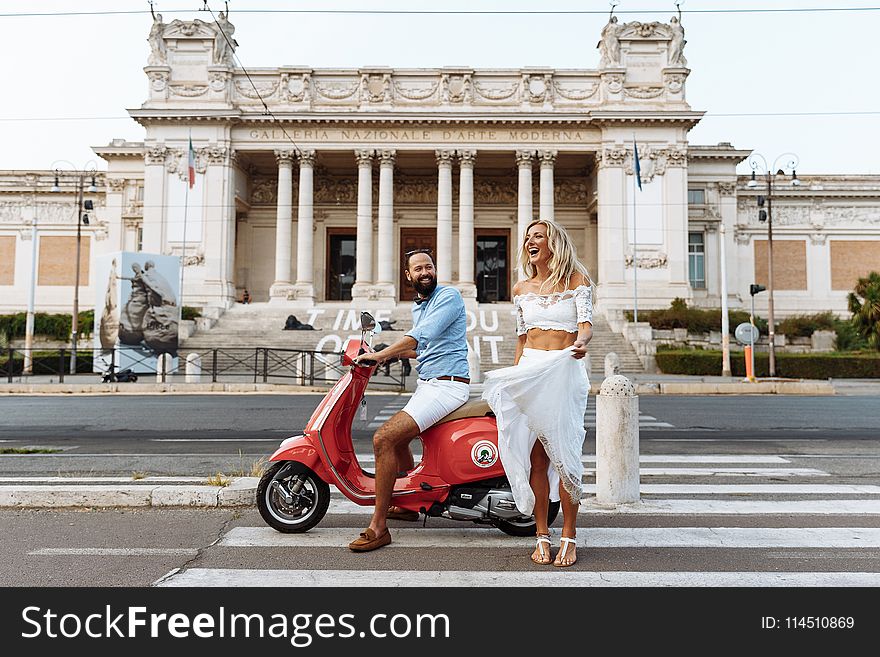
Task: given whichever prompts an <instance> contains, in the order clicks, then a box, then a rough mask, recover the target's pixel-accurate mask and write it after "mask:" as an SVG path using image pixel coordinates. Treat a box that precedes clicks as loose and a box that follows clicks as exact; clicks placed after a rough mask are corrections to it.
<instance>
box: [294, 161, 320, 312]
mask: <svg viewBox="0 0 880 657" xmlns="http://www.w3.org/2000/svg"><path fill="white" fill-rule="evenodd" d="M314 171H315V151H300V152H299V206H298V208H297V216H296V218H297V231H296V285H295V286H294V298H295V299H296V300H297V301H305V302H306V304H307V305H309V306H311V305H312V304H313V303H314V302H315V286H314V285H313V276H314V272H313V260H314V258H313V255H312V253H313V251H314V247H315V233H314V223H315V221H314V219H315V203H314V198H315V196H314V188H315V185H314Z"/></svg>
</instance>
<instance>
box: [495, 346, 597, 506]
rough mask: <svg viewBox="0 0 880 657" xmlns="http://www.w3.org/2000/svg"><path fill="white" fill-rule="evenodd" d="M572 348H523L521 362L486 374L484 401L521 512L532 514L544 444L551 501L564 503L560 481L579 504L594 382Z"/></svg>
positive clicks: (502, 461)
mask: <svg viewBox="0 0 880 657" xmlns="http://www.w3.org/2000/svg"><path fill="white" fill-rule="evenodd" d="M571 352H572V348H571V347H569V348H567V349H560V350H555V351H544V350H542V349H523V353H522V356H521V357H520V360H519V363H518V364H517V365H514V366H513V367H505V368H502V369H500V370H493V371H491V372H488V373H487V374H486V381H485V388H484V390H483V399H485V400H486V401H487V402H488V403H489V406H490V407H491V409H492V411H493V412H494V413H495V418H496V420H497V423H498V452H499V455H500V457H501V463H502V465H503V466H504V471H505V472H506V473H507V479H508V480H509V481H510V486H511V488H512V490H513V498H514V500H515V501H516V506H517V508H518V509H519V510H520V511H521V512H522V513H524V514H530V513H532V511H533V509H534V506H535V495H534V493H533V492H532V488H531V486H530V485H529V474H530V471H531V461H530V458H529V457H530V455H531V452H532V448H533V447H534V445H535V441H536V440H540V441H541V444H542V445H543V446H544V451H545V452H546V453H547V456H549V457H550V467H549V468H548V473H547V474H548V478H549V480H550V499H551V500H552V501H556V500H558V499H559V493H558V491H559V482H560V481H561V482H562V486H563V488H565V490H566V492H567V493H568V494H569V496H570V497H571V499H572V501H573V502H575V503H577V502H578V501H580V498H581V490H582V479H583V474H584V465H583V462H582V461H581V454H582V451H583V445H584V438H585V437H586V432H585V431H584V413H585V412H586V408H587V394H588V393H589V390H590V382H589V379H588V378H587V370H586V366H585V364H584V361H583V359H576V358H573V357H572V355H571Z"/></svg>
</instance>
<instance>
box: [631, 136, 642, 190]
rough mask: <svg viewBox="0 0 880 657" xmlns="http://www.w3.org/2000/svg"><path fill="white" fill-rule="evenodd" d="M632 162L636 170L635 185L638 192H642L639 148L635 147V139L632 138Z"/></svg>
mask: <svg viewBox="0 0 880 657" xmlns="http://www.w3.org/2000/svg"><path fill="white" fill-rule="evenodd" d="M633 161H634V162H635V169H636V183H638V185H639V191H642V167H641V165H640V164H639V148H638V146H636V140H635V137H633Z"/></svg>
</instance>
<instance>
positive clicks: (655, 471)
mask: <svg viewBox="0 0 880 657" xmlns="http://www.w3.org/2000/svg"><path fill="white" fill-rule="evenodd" d="M584 472H585V473H586V474H594V473H595V472H596V470H595V468H585V469H584ZM639 474H640V475H641V476H643V477H714V476H719V477H740V476H742V477H828V476H830V475H829V474H828V473H827V472H824V471H822V470H816V469H815V468H639Z"/></svg>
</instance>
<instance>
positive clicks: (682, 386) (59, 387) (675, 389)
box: [0, 381, 836, 395]
mask: <svg viewBox="0 0 880 657" xmlns="http://www.w3.org/2000/svg"><path fill="white" fill-rule="evenodd" d="M482 388H483V384H482V383H476V384H472V385H471V394H475V393H479V392H481V391H482ZM599 388H600V384H599V383H593V384H591V386H590V394H592V395H596V394H598V393H599ZM635 389H636V394H637V395H767V394H769V395H834V394H836V392H835V390H834V386H833V385H832V384H831V383H830V382H828V381H759V382H757V383H746V382H739V381H737V382H731V383H709V382H704V381H700V382H694V383H682V382H669V383H662V382H650V383H636V384H635ZM329 390H330V388H329V387H308V386H306V387H303V386H293V385H288V384H280V383H278V384H276V383H144V384H126V383H85V384H82V383H81V384H76V383H20V384H16V383H9V384H0V395H3V394H6V395H40V394H45V395H103V394H107V393H116V394H120V395H162V394H174V395H186V394H191V395H199V394H208V393H213V394H247V393H259V394H284V395H308V394H327V392H328V391H329ZM407 392H409V391H407ZM367 394H368V395H398V394H407V393H401V392H400V391H399V390H368V391H367Z"/></svg>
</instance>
